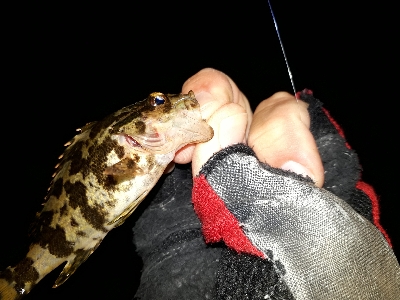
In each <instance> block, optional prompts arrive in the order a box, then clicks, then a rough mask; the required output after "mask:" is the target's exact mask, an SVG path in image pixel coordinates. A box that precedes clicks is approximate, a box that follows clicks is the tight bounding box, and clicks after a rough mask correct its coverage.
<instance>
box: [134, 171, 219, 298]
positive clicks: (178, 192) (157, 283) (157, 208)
mask: <svg viewBox="0 0 400 300" xmlns="http://www.w3.org/2000/svg"><path fill="white" fill-rule="evenodd" d="M149 196H150V198H149V199H147V200H146V201H151V203H150V205H149V206H148V207H147V208H146V210H145V211H144V213H143V214H142V216H141V217H140V218H139V220H138V221H137V222H136V225H135V227H134V230H133V231H134V242H135V244H136V247H137V251H138V252H139V254H140V256H141V257H142V259H143V272H142V278H141V282H140V287H139V289H138V291H137V293H136V297H135V299H212V297H213V296H212V295H213V291H214V286H215V282H216V273H217V269H218V261H219V259H220V257H221V251H222V247H217V246H208V245H206V244H205V243H204V239H203V236H202V234H201V231H200V227H201V224H200V221H199V219H198V218H197V216H196V215H195V213H194V212H193V206H192V203H191V197H192V176H191V169H190V165H186V166H177V167H176V168H175V170H174V171H173V172H172V173H171V174H169V175H167V176H165V178H164V179H163V182H162V184H159V185H157V186H156V190H154V191H153V193H152V194H151V195H149Z"/></svg>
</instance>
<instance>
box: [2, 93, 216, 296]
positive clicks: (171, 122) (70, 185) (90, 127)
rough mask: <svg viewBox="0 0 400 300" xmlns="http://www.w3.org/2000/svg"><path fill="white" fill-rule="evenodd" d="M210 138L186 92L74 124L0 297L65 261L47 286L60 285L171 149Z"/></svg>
mask: <svg viewBox="0 0 400 300" xmlns="http://www.w3.org/2000/svg"><path fill="white" fill-rule="evenodd" d="M213 135H214V132H213V129H212V127H210V126H209V125H208V124H207V122H206V121H205V120H203V119H202V117H201V112H200V105H199V103H198V102H197V100H196V98H195V95H194V93H193V91H190V92H189V93H188V94H163V93H159V92H155V93H151V94H150V95H149V96H148V97H147V98H146V99H145V100H143V101H140V102H137V103H135V104H132V105H129V106H127V107H124V108H122V109H120V110H118V111H117V112H115V113H113V114H111V115H109V116H108V117H106V118H104V119H103V120H102V121H99V122H91V123H88V124H86V125H85V126H84V127H82V128H81V129H80V130H79V134H77V135H76V136H75V137H74V138H73V139H72V140H71V141H69V142H68V143H67V144H66V147H67V148H66V149H65V151H64V153H63V154H62V155H61V156H60V157H59V159H60V161H59V163H58V164H57V166H56V172H55V173H54V174H53V179H52V181H51V183H50V187H49V189H48V193H47V196H46V197H45V200H46V202H45V203H44V206H43V209H42V211H41V212H40V213H37V215H36V221H35V226H33V228H34V229H33V231H32V243H31V245H30V247H29V251H28V253H27V255H26V257H25V258H24V259H22V260H21V261H20V262H19V263H18V264H17V265H15V266H13V267H8V268H7V269H6V270H4V271H3V272H1V273H0V300H14V299H21V298H22V297H23V296H24V295H26V294H28V293H29V292H30V291H31V290H32V288H33V287H34V286H35V285H36V284H38V283H39V281H40V280H41V279H42V278H44V277H45V276H46V275H47V274H48V273H50V272H51V271H52V270H54V269H55V268H57V267H58V266H59V265H61V264H62V263H65V262H66V264H65V266H64V268H63V270H62V272H61V273H60V275H59V276H58V278H57V280H56V282H55V284H54V286H53V287H58V286H60V285H61V284H63V283H64V282H65V281H66V280H67V279H68V278H69V277H70V276H71V275H72V274H73V273H74V272H75V271H76V270H77V268H78V267H79V266H80V265H81V264H82V263H83V262H84V261H85V260H86V259H87V258H88V257H89V256H90V255H91V254H92V253H93V252H94V251H95V250H96V249H97V247H99V245H100V243H101V242H102V240H103V239H104V238H105V236H106V235H107V233H108V232H109V231H110V230H112V229H114V228H115V227H118V226H120V225H121V224H123V223H124V221H125V220H126V219H127V218H128V217H129V216H130V215H131V214H132V213H133V212H134V210H135V209H136V208H137V207H138V205H139V204H140V203H141V202H142V201H143V199H144V198H145V197H146V195H147V194H148V193H149V191H150V190H151V189H152V188H153V187H154V185H155V184H156V183H157V181H158V180H159V178H160V177H161V175H162V174H163V173H164V171H165V169H166V167H167V166H168V165H169V163H170V162H171V161H172V160H173V159H174V156H175V153H176V152H177V151H178V150H179V149H181V148H182V147H184V146H186V145H188V144H192V143H202V142H206V141H208V140H210V139H211V138H212V137H213Z"/></svg>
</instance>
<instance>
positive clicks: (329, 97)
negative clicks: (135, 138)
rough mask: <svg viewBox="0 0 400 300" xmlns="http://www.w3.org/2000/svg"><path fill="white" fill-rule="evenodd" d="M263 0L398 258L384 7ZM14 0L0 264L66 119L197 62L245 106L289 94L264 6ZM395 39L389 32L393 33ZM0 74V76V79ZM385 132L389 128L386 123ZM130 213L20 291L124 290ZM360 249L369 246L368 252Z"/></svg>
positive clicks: (140, 95)
mask: <svg viewBox="0 0 400 300" xmlns="http://www.w3.org/2000/svg"><path fill="white" fill-rule="evenodd" d="M360 3H362V5H360V6H357V7H356V5H353V6H352V7H350V6H347V5H346V2H341V3H338V2H337V1H335V2H333V1H332V2H327V1H320V2H316V3H314V1H283V0H281V1H273V2H272V5H273V7H274V11H275V16H276V18H277V22H278V25H279V29H280V33H281V37H282V40H283V43H284V46H285V50H286V54H287V57H288V60H289V64H290V67H291V70H292V73H293V76H294V82H295V85H296V88H297V90H302V89H303V88H308V89H311V90H313V91H314V96H315V97H316V98H318V99H320V100H321V101H322V102H324V104H325V107H326V108H327V109H328V110H329V111H330V113H331V115H332V116H333V117H334V118H335V119H336V120H337V122H338V123H339V124H340V125H341V126H342V127H343V129H344V131H345V135H346V137H347V140H348V142H349V144H350V145H351V146H352V148H353V149H355V150H356V151H357V153H358V155H359V158H360V162H361V165H362V167H363V170H364V171H363V175H362V178H363V180H364V181H366V182H368V183H370V184H372V185H373V186H374V187H375V189H376V192H377V194H378V195H379V196H380V201H381V211H382V214H381V219H382V225H383V227H384V228H386V229H387V231H388V233H389V235H390V236H391V238H392V242H393V245H394V250H395V252H396V253H397V255H399V254H400V236H399V229H398V228H399V221H398V219H399V218H400V215H399V213H398V210H397V207H398V206H397V205H396V201H398V200H397V199H398V198H399V197H398V193H397V192H396V190H397V187H398V183H397V180H395V179H396V178H397V177H398V175H397V173H395V172H396V171H395V170H396V169H397V168H398V166H399V164H398V161H397V159H396V157H395V154H397V153H398V151H396V150H397V149H395V147H396V146H397V145H396V143H395V141H396V140H397V139H398V136H399V134H398V132H397V130H398V128H399V126H398V122H397V121H398V119H397V118H396V117H397V114H396V108H395V107H394V106H393V104H394V103H396V102H398V97H399V91H398V88H397V87H398V83H397V80H396V79H398V76H397V75H391V74H393V73H394V74H396V72H397V70H398V65H399V64H398V57H397V56H396V55H397V53H398V51H396V49H395V47H396V46H395V40H396V39H398V34H399V32H398V30H397V29H396V30H397V32H395V28H397V27H396V26H397V25H396V26H395V21H396V19H395V17H394V12H395V9H394V7H389V6H385V5H384V4H383V3H379V4H377V3H375V4H371V5H369V4H366V3H365V2H360ZM257 5H258V6H253V5H250V4H249V5H247V4H246V3H242V6H233V7H232V4H231V2H230V1H225V2H223V1H219V2H218V3H217V2H216V1H214V2H211V1H210V2H207V1H203V2H193V3H187V5H186V6H185V7H182V6H178V5H174V4H171V3H168V2H163V4H161V5H159V4H156V3H152V2H149V4H148V5H147V6H144V4H136V5H133V4H131V5H126V6H123V5H117V4H112V5H107V6H100V5H98V4H96V5H93V6H89V5H85V6H71V5H67V4H65V6H63V5H61V4H54V6H53V7H51V6H48V5H46V6H45V5H43V6H40V5H38V4H30V5H29V6H23V5H22V4H21V6H18V7H17V6H14V7H10V8H7V9H4V10H3V14H4V15H5V20H6V22H5V26H4V27H3V37H2V49H3V50H5V53H6V54H5V55H4V52H3V56H2V65H3V67H2V71H3V76H2V77H3V80H2V81H3V84H4V85H3V89H2V92H3V95H2V99H3V105H4V106H3V118H2V121H3V125H2V130H3V133H7V134H3V142H2V145H3V147H2V152H1V153H2V157H3V176H2V178H3V179H6V180H3V189H4V196H3V200H2V209H1V212H2V214H1V215H2V218H1V220H0V233H1V236H2V242H1V246H0V247H1V252H0V269H4V268H5V267H6V266H7V265H9V264H12V263H15V262H16V259H17V258H18V257H20V256H21V255H22V254H24V253H25V252H26V248H25V247H26V246H27V245H26V243H27V237H26V236H27V231H28V230H27V229H28V227H29V224H30V222H31V221H32V219H33V217H34V215H35V211H36V210H38V209H40V203H41V202H42V199H43V197H44V196H45V194H46V190H47V187H48V184H49V182H50V180H51V174H52V173H53V167H54V166H55V164H56V163H57V157H58V156H59V155H60V154H61V153H62V152H63V149H64V147H63V144H64V143H65V142H67V141H68V140H69V139H70V138H72V137H73V136H74V135H75V129H76V128H79V127H81V126H83V125H84V124H86V123H87V122H90V121H95V120H99V119H101V118H103V117H105V116H107V115H108V114H110V113H112V112H114V111H116V110H118V109H120V108H122V107H124V106H127V105H129V104H131V103H133V102H136V101H139V100H143V99H144V98H145V97H147V95H148V94H149V93H151V92H154V91H160V92H165V93H178V92H180V89H181V86H182V84H183V82H184V81H185V80H186V79H188V78H189V77H190V76H191V75H193V74H195V73H196V72H198V71H199V70H201V69H202V68H205V67H213V68H216V69H218V70H221V71H223V72H225V73H226V74H228V75H229V76H230V77H231V78H232V79H233V80H234V81H235V82H236V84H237V85H238V87H239V88H240V89H241V90H242V92H243V93H244V94H245V95H246V96H247V97H248V99H249V100H250V102H251V105H252V107H253V109H254V108H255V107H256V106H257V104H258V103H259V102H260V101H262V100H263V99H265V98H267V97H269V96H271V95H272V94H273V93H275V92H277V91H281V90H283V91H288V92H291V93H292V88H291V84H290V81H289V77H288V74H287V70H286V65H285V62H284V59H283V55H282V52H281V49H280V45H279V41H278V38H277V36H276V33H275V28H274V24H273V21H272V18H271V14H270V12H269V8H268V3H267V2H266V1H265V3H264V4H263V5H261V4H260V3H259V4H257ZM394 37H397V38H394ZM4 79H5V80H4ZM396 132H397V133H396ZM134 218H135V217H133V218H131V219H130V220H128V221H127V222H126V223H125V224H124V225H123V226H122V227H120V228H118V229H116V230H114V231H113V232H111V233H110V234H109V235H108V236H107V238H106V239H105V240H104V241H103V243H102V245H101V246H100V247H99V249H98V250H96V252H95V253H94V254H93V255H92V256H91V257H90V258H89V259H88V261H87V262H85V263H84V264H83V265H82V266H81V267H80V268H79V269H78V271H77V273H76V274H74V275H73V276H72V278H71V279H69V280H68V281H67V282H66V283H65V284H64V285H62V286H61V287H59V288H58V289H51V286H52V284H53V282H54V281H55V279H56V278H57V276H58V274H59V273H60V272H61V269H60V268H58V269H57V270H56V271H55V272H53V273H51V274H50V275H48V276H47V277H46V278H45V279H44V280H43V281H42V282H41V283H40V284H39V285H38V286H37V287H36V288H35V289H34V290H33V291H32V292H31V294H30V295H29V296H28V297H26V299H69V298H70V297H75V298H77V299H79V298H80V295H82V294H81V293H82V292H83V291H85V292H89V291H90V293H92V296H91V297H90V298H88V299H132V298H133V295H134V293H135V288H136V285H137V284H138V281H137V280H135V276H138V275H137V274H138V272H136V273H135V274H136V275H135V274H133V275H132V273H134V271H132V270H134V269H135V268H136V269H137V270H140V268H141V266H140V264H138V259H137V258H136V257H135V255H134V251H135V249H134V246H133V244H132V242H131V241H132V232H131V228H132V226H133V224H134ZM371 255H373V253H372V254H371Z"/></svg>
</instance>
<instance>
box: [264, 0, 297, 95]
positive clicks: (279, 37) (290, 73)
mask: <svg viewBox="0 0 400 300" xmlns="http://www.w3.org/2000/svg"><path fill="white" fill-rule="evenodd" d="M268 5H269V10H270V11H271V15H272V19H273V20H274V25H275V31H276V34H277V35H278V39H279V43H280V44H281V49H282V53H283V57H284V58H285V63H286V68H287V70H288V73H289V78H290V82H291V83H292V88H293V92H294V96H295V98H296V100H297V101H298V99H297V95H296V88H295V87H294V81H293V75H292V71H290V67H289V62H288V60H287V57H286V52H285V48H284V47H283V43H282V39H281V35H280V34H279V29H278V23H277V22H276V19H275V15H274V11H273V10H272V6H271V2H270V0H268Z"/></svg>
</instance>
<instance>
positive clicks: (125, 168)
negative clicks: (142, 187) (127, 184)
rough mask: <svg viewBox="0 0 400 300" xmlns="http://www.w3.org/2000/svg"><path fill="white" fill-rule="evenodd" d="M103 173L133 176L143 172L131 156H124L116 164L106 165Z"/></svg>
mask: <svg viewBox="0 0 400 300" xmlns="http://www.w3.org/2000/svg"><path fill="white" fill-rule="evenodd" d="M103 173H104V174H105V175H112V176H117V177H133V176H136V175H142V174H143V173H144V172H143V169H142V168H140V167H139V166H138V164H137V163H136V162H135V161H134V160H133V159H132V158H130V157H125V158H123V159H121V160H120V161H119V162H117V163H116V164H114V165H112V166H109V167H107V168H106V169H105V170H104V172H103Z"/></svg>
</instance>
